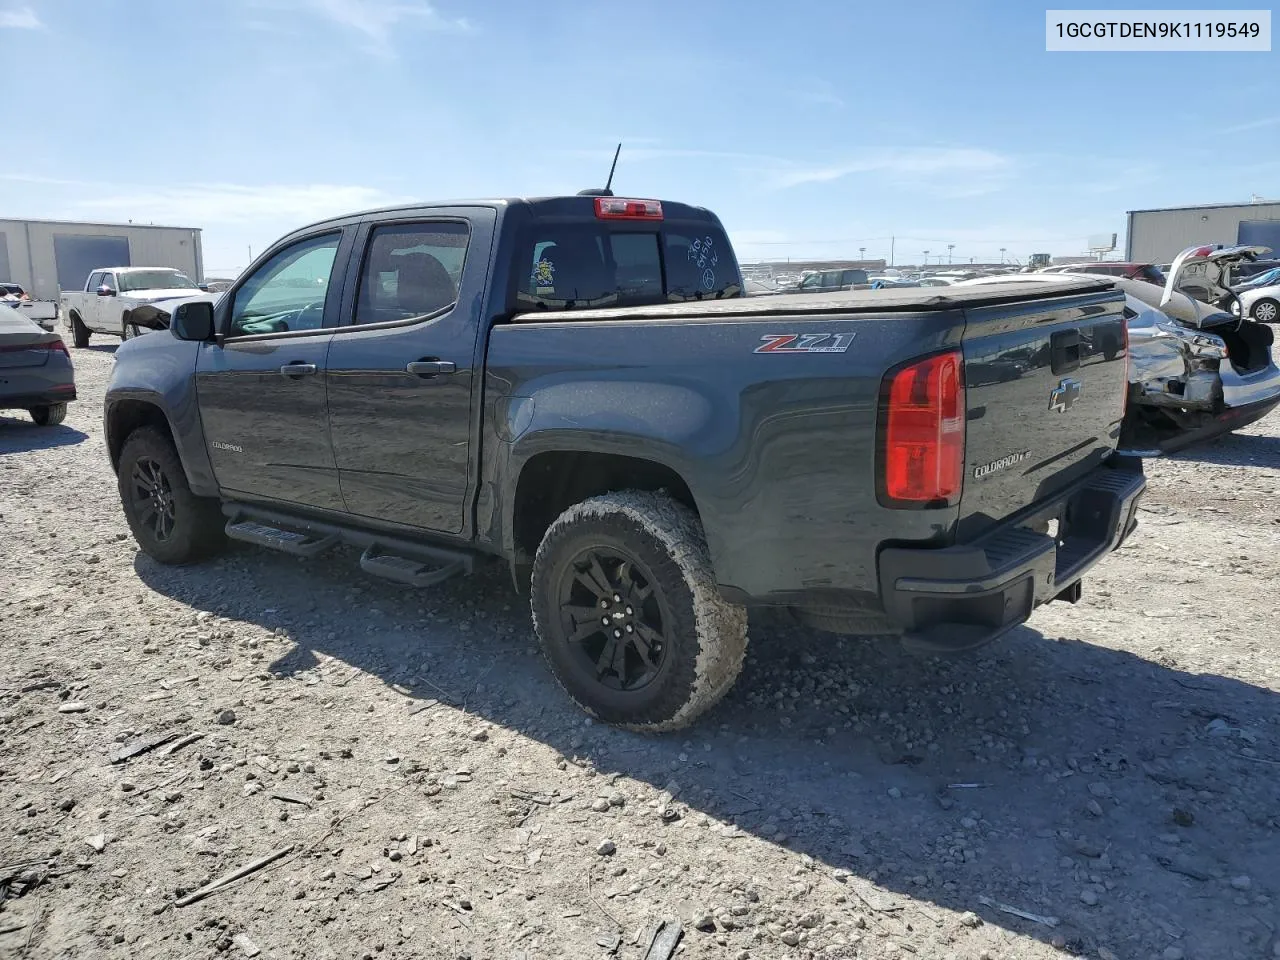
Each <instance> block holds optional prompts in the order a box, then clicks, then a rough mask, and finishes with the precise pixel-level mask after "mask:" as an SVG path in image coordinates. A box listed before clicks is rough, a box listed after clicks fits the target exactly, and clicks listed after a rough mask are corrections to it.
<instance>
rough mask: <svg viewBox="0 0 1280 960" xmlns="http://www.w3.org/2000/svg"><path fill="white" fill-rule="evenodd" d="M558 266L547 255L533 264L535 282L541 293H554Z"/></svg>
mask: <svg viewBox="0 0 1280 960" xmlns="http://www.w3.org/2000/svg"><path fill="white" fill-rule="evenodd" d="M555 275H556V267H555V264H553V263H552V262H551V261H550V260H548V259H547V258H546V257H543V258H542V259H540V260H539V261H538V262H537V263H535V264H534V265H533V283H534V286H536V287H537V288H538V292H539V293H553V292H554V287H555V282H556V279H555Z"/></svg>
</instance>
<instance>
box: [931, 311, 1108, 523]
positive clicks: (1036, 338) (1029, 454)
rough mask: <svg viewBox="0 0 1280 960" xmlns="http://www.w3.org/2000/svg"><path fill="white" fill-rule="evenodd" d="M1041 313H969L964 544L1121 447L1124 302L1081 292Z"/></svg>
mask: <svg viewBox="0 0 1280 960" xmlns="http://www.w3.org/2000/svg"><path fill="white" fill-rule="evenodd" d="M1042 297H1043V295H1042ZM1036 306H1037V307H1038V309H1035V310H1029V309H1028V304H1026V303H1021V304H999V305H990V306H977V307H971V308H969V309H967V310H966V311H965V313H966V326H965V333H964V359H965V387H966V390H965V396H966V406H967V423H966V430H965V476H964V489H963V492H962V495H961V500H960V516H959V518H958V527H957V531H956V533H957V538H958V539H960V540H967V539H969V538H972V537H974V536H977V535H978V534H980V533H981V532H982V531H983V530H985V529H986V528H988V527H989V526H991V525H992V524H993V523H995V522H996V521H999V520H1000V519H1002V518H1004V517H1007V516H1009V515H1011V514H1013V513H1016V512H1018V511H1019V510H1021V509H1023V508H1024V507H1027V506H1029V505H1031V504H1033V503H1036V502H1037V501H1040V500H1042V499H1044V498H1046V497H1050V496H1052V495H1053V494H1054V493H1056V492H1057V491H1059V490H1061V489H1062V488H1064V487H1066V486H1067V485H1069V484H1070V483H1072V482H1073V481H1074V480H1077V479H1079V478H1080V477H1082V476H1084V475H1085V474H1086V473H1088V472H1089V471H1090V470H1092V469H1093V468H1095V467H1097V466H1098V465H1099V464H1101V463H1102V462H1103V460H1105V459H1106V458H1107V457H1108V456H1109V455H1110V454H1111V453H1112V451H1114V450H1115V448H1116V444H1117V442H1118V440H1119V432H1120V421H1121V418H1122V416H1123V413H1124V400H1123V398H1124V396H1125V392H1126V389H1127V387H1126V363H1127V356H1126V352H1127V337H1126V327H1125V319H1124V314H1123V307H1124V297H1123V294H1121V293H1120V292H1119V291H1115V290H1108V291H1101V292H1096V293H1088V294H1074V295H1068V296H1061V297H1055V298H1052V299H1039V302H1038V303H1037V304H1036Z"/></svg>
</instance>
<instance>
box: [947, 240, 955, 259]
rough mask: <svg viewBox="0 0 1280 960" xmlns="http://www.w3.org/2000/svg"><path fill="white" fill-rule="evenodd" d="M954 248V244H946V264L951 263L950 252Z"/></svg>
mask: <svg viewBox="0 0 1280 960" xmlns="http://www.w3.org/2000/svg"><path fill="white" fill-rule="evenodd" d="M955 248H956V245H955V244H954V243H948V244H947V263H950V262H951V251H952V250H954V249H955Z"/></svg>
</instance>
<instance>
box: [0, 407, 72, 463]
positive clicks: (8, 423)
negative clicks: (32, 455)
mask: <svg viewBox="0 0 1280 960" xmlns="http://www.w3.org/2000/svg"><path fill="white" fill-rule="evenodd" d="M88 439H89V435H88V434H86V433H81V432H80V431H79V430H77V429H75V428H74V427H68V426H66V425H64V424H59V425H58V426H56V427H38V426H36V425H35V424H34V423H32V422H31V420H30V418H27V417H22V418H18V417H13V416H8V415H6V414H3V413H0V457H3V456H5V455H6V454H10V453H27V452H29V451H31V450H52V449H54V448H55V447H72V446H75V445H76V444H77V443H81V442H82V441H85V440H88Z"/></svg>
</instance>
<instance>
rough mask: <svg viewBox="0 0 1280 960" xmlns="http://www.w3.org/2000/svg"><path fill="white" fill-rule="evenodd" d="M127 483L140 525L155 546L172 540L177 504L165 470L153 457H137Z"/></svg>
mask: <svg viewBox="0 0 1280 960" xmlns="http://www.w3.org/2000/svg"><path fill="white" fill-rule="evenodd" d="M129 480H130V483H129V489H130V492H131V494H132V496H131V499H132V501H133V504H132V505H133V508H134V510H135V511H136V514H135V515H136V516H137V517H138V520H139V522H141V523H142V524H143V525H144V526H145V527H146V528H147V529H148V530H149V532H150V533H151V535H152V536H153V537H155V539H156V542H157V543H167V542H168V541H169V540H170V539H171V538H172V537H173V530H174V526H175V524H176V522H177V513H178V505H177V500H176V498H175V497H174V494H173V487H172V485H171V484H170V483H169V478H168V477H167V476H166V475H165V472H164V467H163V466H161V465H160V462H159V461H158V460H155V459H154V458H152V457H139V458H138V459H137V460H135V461H134V464H133V471H132V473H131V474H130V477H129Z"/></svg>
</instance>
